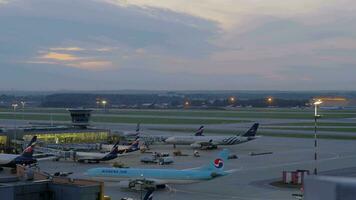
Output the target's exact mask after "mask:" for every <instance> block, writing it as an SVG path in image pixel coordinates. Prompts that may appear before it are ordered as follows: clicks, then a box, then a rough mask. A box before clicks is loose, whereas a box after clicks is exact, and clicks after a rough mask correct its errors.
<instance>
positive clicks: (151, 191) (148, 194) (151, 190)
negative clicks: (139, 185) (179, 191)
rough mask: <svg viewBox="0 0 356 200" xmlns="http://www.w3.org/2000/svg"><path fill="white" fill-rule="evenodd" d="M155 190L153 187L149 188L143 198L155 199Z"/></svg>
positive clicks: (144, 199) (147, 199) (146, 199)
mask: <svg viewBox="0 0 356 200" xmlns="http://www.w3.org/2000/svg"><path fill="white" fill-rule="evenodd" d="M153 192H154V190H153V189H150V190H147V192H146V194H145V197H144V198H143V200H153Z"/></svg>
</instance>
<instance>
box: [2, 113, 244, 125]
mask: <svg viewBox="0 0 356 200" xmlns="http://www.w3.org/2000/svg"><path fill="white" fill-rule="evenodd" d="M51 118H52V120H53V121H70V117H69V115H63V114H53V115H52V117H51V115H49V114H41V113H39V114H26V115H21V114H20V113H19V114H17V115H14V114H3V113H0V119H17V120H41V121H50V120H51ZM91 119H92V121H93V122H108V123H134V124H136V123H143V124H229V123H241V122H250V121H249V120H234V119H231V120H230V119H199V118H193V119H190V118H187V119H185V118H164V117H122V116H93V117H92V118H91Z"/></svg>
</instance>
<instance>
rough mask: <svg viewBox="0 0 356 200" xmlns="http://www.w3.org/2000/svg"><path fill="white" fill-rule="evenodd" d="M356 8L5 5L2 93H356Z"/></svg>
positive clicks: (9, 0)
mask: <svg viewBox="0 0 356 200" xmlns="http://www.w3.org/2000/svg"><path fill="white" fill-rule="evenodd" d="M355 74H356V1H354V0H268V1H266V0H70V1H69V0H51V1H48V0H0V90H122V89H138V90H356V76H355Z"/></svg>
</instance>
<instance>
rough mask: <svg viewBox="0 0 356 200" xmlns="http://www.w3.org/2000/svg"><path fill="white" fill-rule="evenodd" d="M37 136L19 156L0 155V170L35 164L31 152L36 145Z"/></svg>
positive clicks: (35, 161)
mask: <svg viewBox="0 0 356 200" xmlns="http://www.w3.org/2000/svg"><path fill="white" fill-rule="evenodd" d="M36 141H37V136H33V138H32V139H31V141H30V143H29V144H28V145H27V146H26V148H25V150H24V151H23V152H22V154H20V155H16V154H3V153H2V154H0V168H2V167H9V168H16V165H18V164H19V165H31V164H34V163H37V160H36V159H35V158H34V157H33V150H34V147H35V145H36Z"/></svg>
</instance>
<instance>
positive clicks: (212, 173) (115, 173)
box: [86, 149, 232, 188]
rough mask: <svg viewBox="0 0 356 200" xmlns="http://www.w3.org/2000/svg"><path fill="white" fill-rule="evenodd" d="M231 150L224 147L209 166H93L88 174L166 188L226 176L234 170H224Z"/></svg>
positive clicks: (129, 184)
mask: <svg viewBox="0 0 356 200" xmlns="http://www.w3.org/2000/svg"><path fill="white" fill-rule="evenodd" d="M228 154H229V151H228V150H227V149H224V150H223V151H221V152H220V153H219V155H218V156H217V157H216V158H215V159H214V160H212V161H211V163H210V164H209V165H207V166H202V167H198V168H193V169H183V170H177V169H145V168H128V169H118V168H106V167H100V168H93V169H89V170H87V172H86V174H87V175H88V176H90V177H92V178H95V179H101V180H104V181H120V183H122V184H121V185H122V186H125V187H128V188H131V186H132V185H133V184H134V183H137V182H139V181H141V182H142V181H144V182H145V183H146V184H150V186H152V187H155V188H164V187H165V186H166V184H170V183H173V184H184V183H194V182H200V181H206V180H210V179H213V178H216V177H220V176H225V175H228V174H230V173H231V172H232V171H224V162H226V161H227V158H228Z"/></svg>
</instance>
